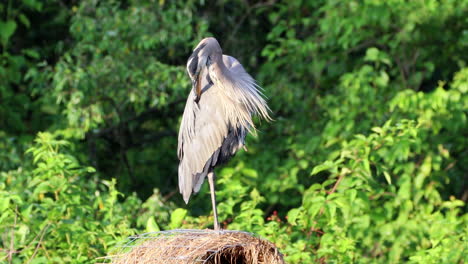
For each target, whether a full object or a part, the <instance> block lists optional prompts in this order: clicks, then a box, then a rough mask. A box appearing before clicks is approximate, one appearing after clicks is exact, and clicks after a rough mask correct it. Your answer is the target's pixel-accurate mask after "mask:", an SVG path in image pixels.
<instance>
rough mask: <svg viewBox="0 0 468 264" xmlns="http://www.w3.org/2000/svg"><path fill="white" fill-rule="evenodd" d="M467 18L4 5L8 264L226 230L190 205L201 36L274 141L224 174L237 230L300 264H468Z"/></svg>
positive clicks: (324, 10) (416, 6)
mask: <svg viewBox="0 0 468 264" xmlns="http://www.w3.org/2000/svg"><path fill="white" fill-rule="evenodd" d="M467 9H468V5H467V2H466V1H459V0H450V1H433V0H424V1H423V0H418V1H410V2H407V1H406V2H405V1H400V0H390V1H374V0H368V1H333V0H320V1H301V0H294V1H266V2H256V3H254V4H251V3H249V1H218V2H216V3H211V2H210V3H208V2H206V3H205V1H154V0H130V1H94V0H84V1H68V2H67V1H65V2H64V1H53V0H47V1H36V0H21V1H7V2H6V3H3V2H2V3H0V49H1V50H0V51H1V54H0V234H1V240H0V262H2V263H3V262H7V263H64V262H66V263H68V262H71V263H89V262H96V258H97V257H101V256H104V255H105V254H106V253H107V252H108V251H109V248H111V247H112V246H114V245H115V244H116V243H118V242H120V241H122V240H123V239H124V238H125V237H127V236H129V235H131V234H135V233H143V232H155V231H159V230H167V229H175V228H197V229H203V228H212V223H213V216H212V214H210V213H211V203H210V201H209V190H208V186H206V185H205V186H203V187H202V190H201V192H200V194H198V195H195V196H193V197H192V198H191V200H190V203H189V204H188V205H185V204H184V203H183V201H182V199H181V196H180V195H179V194H178V191H177V162H178V161H177V157H176V147H177V136H176V135H177V129H178V123H179V119H180V116H181V114H182V110H183V106H184V102H185V98H186V95H187V94H188V91H189V89H190V82H189V80H188V78H187V76H186V73H185V62H186V59H187V57H188V56H189V54H190V52H191V50H192V49H193V47H194V46H195V45H196V44H197V43H198V41H199V40H200V39H201V38H203V37H206V36H209V35H214V36H215V37H217V38H218V40H220V43H221V45H222V47H223V50H224V53H225V54H229V55H233V56H235V57H236V58H239V59H240V61H241V63H242V64H243V65H244V66H245V67H246V68H247V70H248V72H249V73H251V74H252V75H253V76H254V77H255V78H256V79H257V80H258V82H259V84H260V85H261V86H262V87H264V88H265V94H266V95H267V96H268V97H269V99H268V101H269V105H270V107H271V108H272V109H273V116H274V118H275V121H274V122H272V123H263V124H260V125H259V128H260V131H259V133H258V136H257V137H248V138H247V146H248V152H245V151H240V152H239V153H238V154H237V156H236V157H235V158H234V159H233V160H232V161H231V162H230V163H228V164H226V165H225V166H223V167H222V168H220V169H218V170H217V172H216V174H217V184H216V189H217V198H218V213H219V217H220V220H221V225H222V227H223V228H228V229H237V230H244V231H249V232H254V233H256V234H258V235H260V236H262V237H265V238H267V239H268V240H270V241H272V242H274V243H275V244H276V245H277V246H278V247H279V248H280V250H281V252H282V253H283V254H284V255H285V258H286V261H287V262H288V263H402V262H408V263H464V262H468V259H467V257H466V255H467V254H466V251H467V243H468V242H467V237H468V229H467V226H468V214H467V211H466V210H467V208H468V206H467V204H466V202H467V197H468V192H467V191H466V190H467V185H466V171H468V166H467V164H468V158H467V157H468V152H467V149H468V148H467V145H468V144H467V139H466V135H467V134H468V130H467V128H468V126H467V112H468V96H467V93H468V68H467V64H466V61H467V58H468V57H467V54H468V52H466V50H467V45H468V38H467V36H468V35H467V34H466V28H467V25H468V24H467V22H468V21H467V20H466V10H467Z"/></svg>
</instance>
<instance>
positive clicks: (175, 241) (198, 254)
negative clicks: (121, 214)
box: [106, 230, 284, 264]
mask: <svg viewBox="0 0 468 264" xmlns="http://www.w3.org/2000/svg"><path fill="white" fill-rule="evenodd" d="M114 251H115V252H113V253H112V255H110V256H108V257H106V259H108V260H110V261H109V263H113V264H124V263H125V264H143V263H145V264H149V263H151V264H156V263H164V264H170V263H206V264H221V263H223V264H224V263H226V264H228V263H233V264H234V263H235V264H241V263H253V264H261V263H269V264H270V263H271V264H277V263H281V264H283V263H284V261H283V256H282V255H281V253H280V252H279V251H278V249H277V248H276V247H275V245H274V244H272V243H270V242H268V241H266V240H263V239H260V238H257V237H254V236H252V235H251V234H249V233H246V232H241V231H228V230H223V231H213V230H172V231H164V232H157V233H148V234H143V235H139V236H135V237H131V238H130V241H129V242H127V243H125V244H124V245H122V246H119V247H117V248H116V249H115V250H114Z"/></svg>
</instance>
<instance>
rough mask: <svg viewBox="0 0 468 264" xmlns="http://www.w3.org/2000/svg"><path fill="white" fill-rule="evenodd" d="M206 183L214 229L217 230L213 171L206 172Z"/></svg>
mask: <svg viewBox="0 0 468 264" xmlns="http://www.w3.org/2000/svg"><path fill="white" fill-rule="evenodd" d="M207 176H208V183H209V184H210V192H211V203H212V204H213V215H214V229H215V230H219V229H220V228H219V222H218V211H217V210H216V193H215V185H214V184H215V177H216V176H215V174H214V171H210V172H209V173H208V175H207Z"/></svg>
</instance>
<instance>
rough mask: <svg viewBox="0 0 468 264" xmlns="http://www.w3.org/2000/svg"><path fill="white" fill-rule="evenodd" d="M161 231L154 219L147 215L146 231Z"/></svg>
mask: <svg viewBox="0 0 468 264" xmlns="http://www.w3.org/2000/svg"><path fill="white" fill-rule="evenodd" d="M158 231H161V229H160V228H159V226H158V224H157V223H156V220H154V217H153V216H150V217H148V221H146V232H158Z"/></svg>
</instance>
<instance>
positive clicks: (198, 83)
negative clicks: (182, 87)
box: [195, 73, 201, 98]
mask: <svg viewBox="0 0 468 264" xmlns="http://www.w3.org/2000/svg"><path fill="white" fill-rule="evenodd" d="M200 83H201V82H200V73H198V74H197V77H196V78H195V92H196V93H197V98H200V96H201V84H200Z"/></svg>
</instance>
